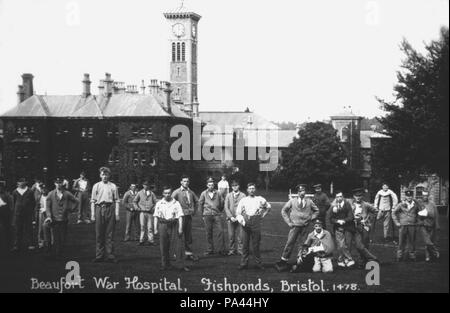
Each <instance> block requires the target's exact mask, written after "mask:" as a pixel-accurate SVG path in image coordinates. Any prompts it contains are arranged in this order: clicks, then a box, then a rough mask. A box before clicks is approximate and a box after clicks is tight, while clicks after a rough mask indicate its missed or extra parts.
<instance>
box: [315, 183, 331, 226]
mask: <svg viewBox="0 0 450 313" xmlns="http://www.w3.org/2000/svg"><path fill="white" fill-rule="evenodd" d="M314 190H315V192H316V193H315V194H314V199H313V201H314V203H315V205H316V206H317V208H318V209H319V216H318V218H319V219H320V220H321V221H322V223H323V224H322V225H323V227H326V224H325V222H326V221H325V220H326V216H327V211H328V209H329V208H330V199H328V196H327V194H326V193H325V192H323V191H322V185H321V184H317V185H314Z"/></svg>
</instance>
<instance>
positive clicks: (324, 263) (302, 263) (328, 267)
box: [292, 219, 334, 273]
mask: <svg viewBox="0 0 450 313" xmlns="http://www.w3.org/2000/svg"><path fill="white" fill-rule="evenodd" d="M333 251H334V241H333V238H332V236H331V234H330V232H328V231H327V230H325V229H323V225H322V221H321V220H319V219H317V220H315V221H314V231H313V232H311V233H310V234H309V235H308V238H307V239H306V241H305V244H304V245H303V247H302V249H300V252H299V257H298V259H297V264H296V265H294V268H293V269H292V271H298V268H302V271H308V269H307V267H306V265H307V264H308V263H306V262H308V257H309V258H311V257H313V258H314V265H313V266H312V271H313V272H314V273H318V272H323V273H331V272H333V263H332V262H331V257H332V255H333ZM310 268H311V266H309V269H310Z"/></svg>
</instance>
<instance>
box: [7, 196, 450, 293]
mask: <svg viewBox="0 0 450 313" xmlns="http://www.w3.org/2000/svg"><path fill="white" fill-rule="evenodd" d="M281 205H282V204H281V203H278V202H277V203H273V204H272V207H273V208H272V212H271V213H270V214H269V215H268V216H267V217H266V219H265V220H264V223H263V227H262V229H263V237H262V243H261V250H262V256H263V262H264V265H265V267H266V269H265V270H264V271H258V270H256V269H253V268H250V269H249V270H247V271H243V272H242V271H238V270H237V267H238V265H239V257H238V256H233V257H219V256H211V257H202V254H203V252H204V251H205V249H206V238H205V233H204V228H203V222H202V220H201V219H200V217H198V216H197V217H195V219H194V231H193V232H194V251H195V252H196V254H198V255H199V256H200V257H201V259H200V261H199V262H196V263H194V264H192V266H191V268H192V271H191V272H188V273H184V272H183V273H182V272H179V271H168V272H161V271H160V255H159V246H155V247H150V246H145V247H138V246H137V245H136V242H129V243H124V242H122V239H123V233H124V216H122V218H121V222H120V223H119V225H118V227H117V229H116V233H115V249H116V256H117V258H118V259H119V263H117V264H104V263H103V264H97V263H95V264H94V263H92V262H91V260H92V259H93V257H94V251H95V250H94V245H95V242H94V237H95V234H94V226H93V225H84V224H83V225H75V224H70V225H69V235H68V243H67V251H66V257H65V258H66V260H64V261H49V260H48V259H47V258H46V257H45V256H44V255H43V254H41V253H38V252H26V253H24V254H22V255H17V256H11V255H8V256H6V257H2V259H1V260H0V291H1V292H30V291H31V292H32V291H35V290H32V278H35V279H38V280H39V281H59V279H60V278H61V277H65V275H66V273H67V272H68V271H67V270H65V264H66V262H67V261H72V260H73V261H77V262H79V264H80V268H81V276H82V278H83V279H84V281H83V287H84V289H82V290H81V291H83V292H105V291H108V290H105V289H98V288H97V287H96V284H95V280H94V279H93V277H97V278H98V277H110V279H111V280H112V281H117V282H119V284H118V285H117V286H116V289H114V290H113V291H116V292H122V291H124V292H130V291H136V290H134V289H126V286H127V285H126V284H125V282H124V277H134V276H137V277H138V279H139V282H144V281H146V282H156V283H158V282H161V281H162V282H164V279H166V281H170V282H177V279H178V278H180V281H181V286H182V288H183V291H188V292H194V293H197V292H204V291H205V290H206V285H205V284H202V278H205V279H209V280H210V281H211V282H214V281H216V282H217V283H223V282H224V279H226V280H227V282H228V283H232V284H236V286H237V285H239V284H245V286H241V287H242V288H244V287H246V286H247V285H248V284H257V283H258V282H259V280H261V283H263V284H264V283H268V284H269V285H270V288H272V290H271V291H273V292H282V291H283V289H282V286H283V285H282V284H283V283H282V281H287V282H289V283H290V284H294V285H295V286H296V284H297V283H300V284H302V283H308V280H309V279H311V280H313V281H314V282H316V283H320V282H321V281H323V284H324V286H325V288H326V290H328V291H333V290H335V291H344V290H345V289H346V288H350V289H351V285H350V284H357V285H354V286H357V288H356V290H355V291H359V292H448V290H449V289H448V276H449V275H448V264H449V263H448V220H447V219H446V218H442V219H441V220H442V230H441V233H440V241H439V246H440V251H441V259H440V260H439V261H438V262H434V263H429V264H428V263H425V262H424V250H423V249H424V246H423V244H422V240H421V238H420V236H419V235H418V243H417V247H418V261H417V262H415V263H396V262H395V258H394V256H395V247H394V246H393V245H382V244H380V243H377V242H380V236H381V228H380V226H381V225H378V226H377V236H376V238H375V243H374V244H373V245H372V246H371V250H372V251H373V252H374V253H375V254H376V255H377V256H378V258H379V259H380V260H381V273H380V277H381V284H380V286H367V285H366V283H365V276H366V273H367V271H365V270H359V269H347V270H336V271H335V272H334V273H332V274H313V273H311V274H309V273H308V274H304V273H296V274H291V273H278V272H277V271H276V270H275V269H274V268H273V264H274V263H275V262H276V261H278V259H279V257H280V254H281V251H282V248H283V246H284V244H285V240H286V236H287V232H288V228H287V226H286V225H285V224H284V222H283V221H282V218H281V215H280V209H281ZM72 222H73V221H72ZM251 262H252V259H251ZM250 264H252V263H250ZM203 282H205V280H203ZM339 284H341V285H339ZM345 284H349V285H345ZM135 286H136V287H140V285H139V284H136V285H135ZM232 287H233V285H232ZM241 287H240V288H241ZM69 291H72V292H79V291H80V289H74V290H69ZM155 291H158V290H155ZM295 291H296V290H294V292H295ZM350 291H351V290H350ZM53 292H55V291H54V290H53ZM147 292H148V290H147Z"/></svg>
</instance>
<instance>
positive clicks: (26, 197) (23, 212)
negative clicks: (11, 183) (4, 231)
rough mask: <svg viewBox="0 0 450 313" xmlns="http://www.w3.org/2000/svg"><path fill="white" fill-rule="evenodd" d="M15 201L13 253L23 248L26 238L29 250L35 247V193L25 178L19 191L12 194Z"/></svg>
mask: <svg viewBox="0 0 450 313" xmlns="http://www.w3.org/2000/svg"><path fill="white" fill-rule="evenodd" d="M12 201H13V225H14V232H15V236H14V245H13V251H14V252H17V251H19V250H21V249H22V248H23V244H24V237H26V239H25V240H26V241H27V242H26V243H27V244H29V249H30V250H32V249H33V248H34V247H33V242H32V241H33V215H34V209H35V206H36V201H35V199H34V193H33V191H31V189H30V188H28V186H27V181H26V179H25V178H21V179H19V181H18V183H17V189H16V190H14V191H13V193H12Z"/></svg>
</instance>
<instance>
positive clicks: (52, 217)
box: [44, 178, 79, 259]
mask: <svg viewBox="0 0 450 313" xmlns="http://www.w3.org/2000/svg"><path fill="white" fill-rule="evenodd" d="M54 183H55V189H54V190H52V191H50V193H49V194H48V195H47V198H46V214H45V215H46V219H45V221H44V224H46V225H48V226H50V228H51V231H52V233H53V246H52V256H53V257H55V258H57V259H60V258H61V257H62V256H63V248H64V246H65V244H66V238H67V225H68V223H69V213H71V212H72V211H73V208H76V207H77V205H78V204H79V200H78V199H77V198H75V196H74V195H73V194H71V193H70V192H69V191H67V190H66V189H65V188H64V180H63V179H62V178H56V179H55V181H54Z"/></svg>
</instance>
